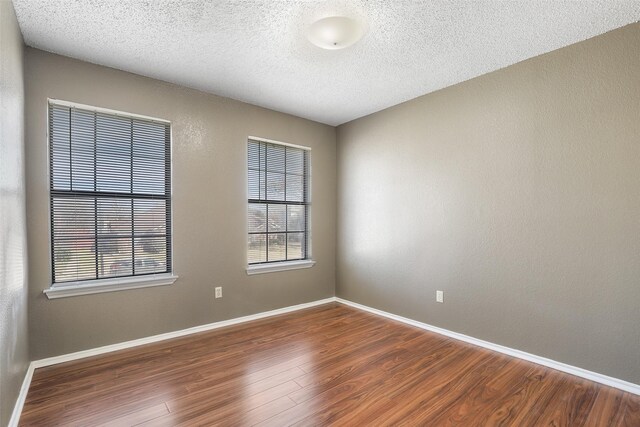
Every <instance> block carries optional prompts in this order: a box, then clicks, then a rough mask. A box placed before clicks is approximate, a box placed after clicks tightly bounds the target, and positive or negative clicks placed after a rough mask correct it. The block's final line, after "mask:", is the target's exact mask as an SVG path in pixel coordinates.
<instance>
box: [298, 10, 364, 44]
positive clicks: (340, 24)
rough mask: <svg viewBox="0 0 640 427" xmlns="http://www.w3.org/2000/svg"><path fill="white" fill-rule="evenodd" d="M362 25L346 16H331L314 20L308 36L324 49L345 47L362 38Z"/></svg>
mask: <svg viewBox="0 0 640 427" xmlns="http://www.w3.org/2000/svg"><path fill="white" fill-rule="evenodd" d="M363 34H364V30H363V28H362V25H361V24H360V23H359V22H358V21H355V20H353V19H351V18H347V17H344V16H330V17H328V18H323V19H321V20H319V21H316V22H314V23H313V24H311V27H309V31H308V32H307V38H308V39H309V41H310V42H311V43H313V44H315V45H316V46H318V47H321V48H323V49H344V48H345V47H349V46H351V45H352V44H354V43H356V42H357V41H358V40H360V39H361V38H362V35H363Z"/></svg>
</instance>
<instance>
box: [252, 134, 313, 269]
mask: <svg viewBox="0 0 640 427" xmlns="http://www.w3.org/2000/svg"><path fill="white" fill-rule="evenodd" d="M248 183H249V206H248V224H249V235H248V263H249V264H263V263H272V262H281V261H292V260H303V259H308V258H309V209H310V203H309V150H306V149H303V148H298V147H292V146H288V145H280V144H275V143H270V142H265V141H260V140H253V139H249V142H248Z"/></svg>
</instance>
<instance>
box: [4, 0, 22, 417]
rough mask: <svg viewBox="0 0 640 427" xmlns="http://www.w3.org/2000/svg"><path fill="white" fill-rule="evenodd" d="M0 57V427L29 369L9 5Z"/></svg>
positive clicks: (18, 107) (18, 91)
mask: <svg viewBox="0 0 640 427" xmlns="http://www.w3.org/2000/svg"><path fill="white" fill-rule="evenodd" d="M0 58H1V60H0V426H4V425H7V424H8V422H9V418H10V417H11V412H12V411H13V407H14V405H15V402H16V398H17V397H18V393H19V391H20V387H21V385H22V380H23V379H24V375H25V373H26V371H27V367H28V364H29V355H28V348H27V345H28V341H27V246H26V245H27V232H26V213H25V184H24V182H25V179H24V84H23V75H22V71H23V68H22V64H23V43H22V34H21V33H20V29H19V28H18V22H17V20H16V16H15V13H14V11H13V5H12V4H11V2H10V1H8V0H0Z"/></svg>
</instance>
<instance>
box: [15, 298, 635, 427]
mask: <svg viewBox="0 0 640 427" xmlns="http://www.w3.org/2000/svg"><path fill="white" fill-rule="evenodd" d="M330 302H339V303H342V304H345V305H348V306H350V307H354V308H357V309H360V310H364V311H368V312H369V313H373V314H376V315H379V316H383V317H386V318H389V319H393V320H397V321H399V322H403V323H406V324H408V325H411V326H416V327H418V328H421V329H425V330H427V331H431V332H435V333H437V334H440V335H444V336H447V337H449V338H453V339H457V340H460V341H464V342H467V343H469V344H474V345H477V346H479V347H483V348H486V349H489V350H493V351H497V352H499V353H503V354H507V355H509V356H513V357H517V358H518V359H523V360H527V361H529V362H533V363H537V364H539V365H543V366H546V367H548V368H552V369H556V370H558V371H562V372H566V373H568V374H571V375H575V376H578V377H581V378H585V379H587V380H591V381H595V382H597V383H600V384H604V385H608V386H611V387H615V388H617V389H620V390H623V391H627V392H629V393H633V394H636V395H640V385H638V384H633V383H630V382H627V381H624V380H620V379H618V378H613V377H609V376H607V375H602V374H598V373H597V372H592V371H588V370H586V369H582V368H578V367H576V366H571V365H567V364H566V363H562V362H557V361H555V360H551V359H547V358H545V357H541V356H536V355H534V354H530V353H526V352H524V351H520V350H515V349H512V348H509V347H505V346H502V345H499V344H494V343H491V342H488V341H484V340H481V339H478V338H473V337H470V336H467V335H464V334H459V333H457V332H452V331H449V330H447V329H443V328H439V327H437V326H432V325H429V324H427V323H422V322H419V321H417V320H412V319H408V318H406V317H402V316H398V315H396V314H392V313H388V312H386V311H382V310H378V309H376V308H371V307H368V306H366V305H362V304H358V303H355V302H351V301H349V300H345V299H342V298H338V297H330V298H326V299H322V300H318V301H313V302H309V303H305V304H298V305H293V306H290V307H284V308H279V309H277V310H271V311H265V312H262V313H257V314H252V315H249V316H243V317H237V318H235V319H229V320H223V321H220V322H215V323H209V324H207V325H201V326H195V327H193V328H188V329H182V330H179V331H175V332H168V333H166V334H160V335H153V336H151V337H146V338H140V339H137V340H132V341H126V342H123V343H118V344H112V345H106V346H103V347H98V348H94V349H90V350H84V351H78V352H75V353H69V354H64V355H61V356H55V357H49V358H47V359H40V360H35V361H33V362H31V363H30V364H29V368H28V369H27V373H26V374H25V377H24V381H23V383H22V388H21V389H20V394H19V395H18V399H17V401H16V404H15V407H14V409H13V413H12V415H11V419H10V420H9V427H17V426H18V421H19V420H20V414H21V413H22V408H23V406H24V403H25V400H26V398H27V393H28V391H29V386H30V385H31V379H32V377H33V372H34V370H35V369H36V368H41V367H44V366H50V365H55V364H58V363H63V362H70V361H72V360H78V359H83V358H85V357H91V356H97V355H100V354H105V353H110V352H113V351H118V350H124V349H127V348H132V347H138V346H140V345H144V344H151V343H155V342H159V341H164V340H168V339H172V338H178V337H183V336H185V335H191V334H195V333H198V332H205V331H210V330H213V329H218V328H223V327H225V326H232V325H237V324H240V323H245V322H250V321H252V320H258V319H264V318H266V317H271V316H277V315H279V314H285V313H290V312H293V311H297V310H303V309H305V308H310V307H315V306H317V305H322V304H327V303H330Z"/></svg>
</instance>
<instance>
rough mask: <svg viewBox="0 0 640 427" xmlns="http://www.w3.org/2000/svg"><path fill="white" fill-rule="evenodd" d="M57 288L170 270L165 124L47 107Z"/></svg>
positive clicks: (168, 164) (168, 163) (167, 129)
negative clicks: (63, 285) (60, 285)
mask: <svg viewBox="0 0 640 427" xmlns="http://www.w3.org/2000/svg"><path fill="white" fill-rule="evenodd" d="M49 150H50V197H51V200H50V203H51V257H52V262H51V264H52V270H53V271H52V277H53V283H54V284H64V282H76V281H91V280H97V279H106V278H114V277H127V276H141V275H153V274H158V273H168V272H170V271H171V169H170V167H171V149H170V127H169V124H168V123H167V122H162V121H154V120H147V119H142V118H138V117H130V116H126V115H120V114H117V115H116V114H110V113H103V112H100V111H93V110H89V109H82V108H76V107H70V106H65V105H58V104H55V103H50V104H49Z"/></svg>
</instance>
